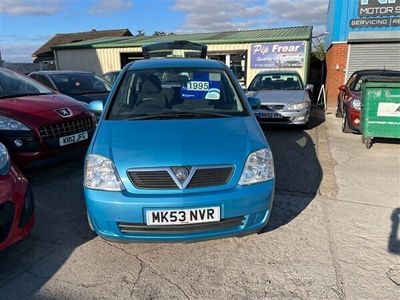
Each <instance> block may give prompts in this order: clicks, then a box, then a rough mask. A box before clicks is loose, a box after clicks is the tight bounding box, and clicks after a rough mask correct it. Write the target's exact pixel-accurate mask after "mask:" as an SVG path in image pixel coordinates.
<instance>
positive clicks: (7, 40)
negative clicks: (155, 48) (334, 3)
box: [0, 0, 329, 62]
mask: <svg viewBox="0 0 400 300" xmlns="http://www.w3.org/2000/svg"><path fill="white" fill-rule="evenodd" d="M328 2H329V0H128V1H124V0H85V1H82V0H0V51H1V53H2V58H3V60H6V61H8V62H31V61H32V57H31V55H32V53H33V52H34V51H35V50H36V49H37V48H39V47H40V46H41V45H42V44H43V43H44V42H46V41H47V40H48V39H49V38H50V37H51V36H53V35H54V34H56V33H68V32H78V31H88V30H91V29H93V28H95V29H97V30H102V29H117V28H128V29H130V30H131V32H132V33H135V32H136V31H137V30H141V29H143V30H144V31H145V32H146V34H152V33H153V32H154V31H168V32H170V31H171V32H177V33H179V32H209V31H226V30H241V29H257V28H274V27H287V26H297V25H313V26H315V29H316V31H318V32H323V30H324V26H325V22H326V15H327V7H328Z"/></svg>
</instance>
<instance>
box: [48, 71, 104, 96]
mask: <svg viewBox="0 0 400 300" xmlns="http://www.w3.org/2000/svg"><path fill="white" fill-rule="evenodd" d="M50 77H51V78H52V79H53V81H54V83H55V84H56V86H57V88H58V90H59V91H60V92H61V93H63V94H67V95H82V94H90V93H107V92H109V91H111V85H110V84H109V83H108V82H107V81H106V80H104V79H102V78H100V77H99V76H97V75H95V74H91V73H87V74H52V75H50Z"/></svg>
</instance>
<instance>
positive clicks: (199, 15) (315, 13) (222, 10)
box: [172, 0, 329, 32]
mask: <svg viewBox="0 0 400 300" xmlns="http://www.w3.org/2000/svg"><path fill="white" fill-rule="evenodd" d="M328 2H329V0H302V1H298V0H297V1H295V0H176V2H175V4H174V6H173V7H172V9H173V10H176V11H182V12H184V13H186V16H185V23H184V24H183V25H182V26H181V28H180V29H179V31H188V32H199V31H203V32H204V31H224V30H241V29H255V28H266V27H282V26H293V25H324V24H325V22H326V15H327V10H328Z"/></svg>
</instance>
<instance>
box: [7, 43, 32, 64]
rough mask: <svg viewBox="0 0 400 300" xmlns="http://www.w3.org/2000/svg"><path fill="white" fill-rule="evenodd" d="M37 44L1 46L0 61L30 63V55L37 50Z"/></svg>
mask: <svg viewBox="0 0 400 300" xmlns="http://www.w3.org/2000/svg"><path fill="white" fill-rule="evenodd" d="M39 47H40V45H38V44H25V43H23V44H3V43H2V44H1V45H0V51H1V59H2V60H4V61H6V62H18V63H23V62H30V63H31V62H32V60H33V58H32V53H33V52H34V51H35V50H36V49H37V48H39Z"/></svg>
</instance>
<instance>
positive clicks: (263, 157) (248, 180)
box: [239, 148, 275, 185]
mask: <svg viewBox="0 0 400 300" xmlns="http://www.w3.org/2000/svg"><path fill="white" fill-rule="evenodd" d="M274 178H275V171H274V160H273V157H272V152H271V149H270V148H265V149H261V150H258V151H255V152H253V153H251V154H250V155H249V157H248V158H247V161H246V164H245V167H244V170H243V173H242V177H241V178H240V180H239V184H240V185H249V184H254V183H259V182H263V181H268V180H271V179H274Z"/></svg>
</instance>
